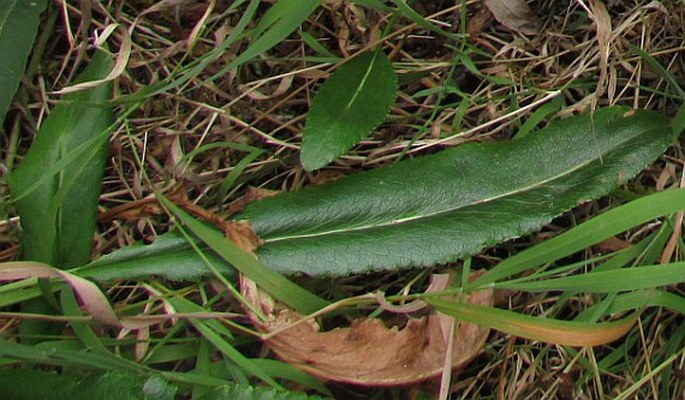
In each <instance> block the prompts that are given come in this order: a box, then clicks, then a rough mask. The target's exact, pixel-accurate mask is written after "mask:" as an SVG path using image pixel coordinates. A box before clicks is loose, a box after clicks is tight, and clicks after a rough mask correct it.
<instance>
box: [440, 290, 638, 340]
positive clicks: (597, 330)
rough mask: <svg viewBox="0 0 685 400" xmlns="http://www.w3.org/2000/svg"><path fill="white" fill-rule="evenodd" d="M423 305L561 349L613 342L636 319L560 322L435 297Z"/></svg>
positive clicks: (627, 329)
mask: <svg viewBox="0 0 685 400" xmlns="http://www.w3.org/2000/svg"><path fill="white" fill-rule="evenodd" d="M426 302H428V303H429V304H431V305H432V306H433V307H435V309H436V310H438V311H440V312H441V313H443V314H446V315H449V316H452V317H454V318H458V319H460V320H465V321H468V322H473V323H475V324H478V325H480V326H485V327H488V328H492V329H497V330H499V331H502V332H506V333H509V334H511V335H515V336H519V337H522V338H526V339H532V340H540V341H543V342H547V343H553V344H559V345H564V346H598V345H602V344H606V343H610V342H613V341H614V340H616V339H618V338H620V337H622V336H623V335H625V334H626V333H627V332H628V331H629V330H630V328H631V327H632V326H633V325H634V323H635V321H636V319H637V318H636V316H635V315H633V316H629V317H626V318H623V319H621V320H618V321H612V322H603V323H586V322H576V321H560V320H553V319H547V318H541V317H532V316H528V315H523V314H519V313H516V312H513V311H508V310H502V309H499V308H494V307H483V306H477V305H473V304H465V303H459V302H455V301H447V300H442V299H438V298H427V299H426Z"/></svg>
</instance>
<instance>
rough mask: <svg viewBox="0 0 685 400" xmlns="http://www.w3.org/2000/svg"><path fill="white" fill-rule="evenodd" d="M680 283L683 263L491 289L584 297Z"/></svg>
mask: <svg viewBox="0 0 685 400" xmlns="http://www.w3.org/2000/svg"><path fill="white" fill-rule="evenodd" d="M683 282H685V262H677V263H671V264H666V265H649V266H643V267H633V268H623V269H616V270H611V271H599V272H589V273H586V274H582V275H573V276H567V277H564V278H556V279H544V280H539V281H535V282H517V281H512V282H502V283H498V284H495V287H496V288H499V289H512V290H522V291H525V292H546V291H550V290H572V291H577V292H586V293H611V292H622V291H628V290H638V289H649V288H655V287H659V286H665V285H672V284H678V283H683Z"/></svg>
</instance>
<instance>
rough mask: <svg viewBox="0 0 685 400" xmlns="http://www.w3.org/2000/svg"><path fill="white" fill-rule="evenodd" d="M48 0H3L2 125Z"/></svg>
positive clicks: (0, 5) (0, 40) (0, 20)
mask: <svg viewBox="0 0 685 400" xmlns="http://www.w3.org/2000/svg"><path fill="white" fill-rule="evenodd" d="M47 3H48V2H47V0H33V1H26V0H4V1H2V2H1V3H0V54H2V68H1V69H0V127H1V126H2V125H3V121H4V120H5V114H6V113H7V109H8V108H9V106H10V103H11V102H12V98H13V97H14V93H15V92H16V91H17V88H18V87H19V82H21V78H22V77H23V76H24V70H25V69H26V62H27V60H28V57H29V54H30V53H31V48H32V46H33V41H34V40H35V38H36V34H37V33H38V24H39V22H40V14H41V13H42V12H43V10H45V6H46V5H47Z"/></svg>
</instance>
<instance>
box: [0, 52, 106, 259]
mask: <svg viewBox="0 0 685 400" xmlns="http://www.w3.org/2000/svg"><path fill="white" fill-rule="evenodd" d="M112 66H113V62H112V60H111V59H110V57H109V56H108V55H107V54H106V53H104V52H103V51H98V52H96V53H95V56H94V57H93V59H92V61H91V62H90V64H89V65H88V67H87V68H86V69H85V70H84V71H83V73H82V74H81V75H80V76H79V78H78V79H77V80H76V82H80V81H89V80H95V79H100V78H104V77H105V76H107V74H108V73H109V71H110V70H111V69H112ZM111 96H112V86H111V84H110V83H106V84H102V85H100V86H97V87H95V88H92V89H88V90H83V91H81V92H76V93H72V94H68V95H65V96H64V97H63V98H62V102H60V104H58V105H57V106H56V107H55V108H54V110H53V111H52V112H51V113H50V116H49V117H48V118H47V119H46V120H45V122H44V123H43V125H42V126H41V128H40V130H39V132H38V134H37V136H36V139H35V140H34V142H33V144H32V146H31V148H30V149H29V151H28V153H27V154H26V156H25V157H24V159H23V161H22V163H21V164H20V165H19V167H18V168H17V169H16V170H15V171H14V172H13V173H12V174H10V176H9V177H8V181H9V184H10V188H11V190H12V195H13V196H14V198H15V199H16V198H19V197H20V198H19V200H17V201H16V204H17V209H18V211H19V215H20V217H21V225H22V229H23V237H22V252H23V255H24V258H25V259H28V260H35V261H41V262H45V263H48V264H51V265H55V266H57V267H67V266H74V265H80V264H83V263H85V262H86V261H87V260H88V259H89V258H90V252H91V247H92V240H93V232H94V230H95V214H96V207H97V204H98V201H99V195H100V190H101V185H102V183H101V179H102V175H103V173H104V169H105V158H106V155H107V142H108V138H109V134H108V133H109V132H108V129H109V127H110V125H111V124H112V123H113V122H114V114H113V111H112V108H111V106H109V105H107V104H106V103H107V101H108V100H109V99H110V98H111ZM94 139H96V140H94ZM89 141H90V143H92V146H91V147H90V148H88V149H87V150H86V151H85V152H84V154H83V156H82V157H80V158H79V159H78V162H72V163H70V164H68V165H67V166H66V167H64V168H62V169H59V170H57V172H56V173H55V175H54V176H53V177H52V178H51V179H47V180H45V183H43V184H41V185H39V186H38V187H36V188H33V186H34V183H35V182H36V181H38V180H39V179H41V178H42V177H43V176H44V175H45V173H46V171H48V170H50V168H51V167H52V166H54V165H55V164H57V163H59V162H60V161H61V160H62V159H63V158H66V157H68V156H69V153H70V152H71V151H73V149H74V148H76V147H78V146H79V145H81V144H82V143H85V142H89Z"/></svg>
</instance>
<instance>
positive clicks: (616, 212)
mask: <svg viewBox="0 0 685 400" xmlns="http://www.w3.org/2000/svg"><path fill="white" fill-rule="evenodd" d="M683 208H685V189H675V190H666V191H663V192H659V193H655V194H651V195H649V196H645V197H643V198H640V199H637V200H634V201H631V202H630V203H627V204H624V205H622V206H619V207H615V208H613V209H611V210H609V211H607V212H605V213H604V214H601V215H599V216H597V217H595V218H592V219H591V220H589V221H586V222H584V223H582V224H580V225H578V226H576V227H575V228H572V229H570V230H568V231H567V232H565V233H563V234H561V235H558V236H556V237H554V238H552V239H549V240H547V241H545V242H542V243H540V244H538V245H536V246H534V247H531V248H530V249H528V250H525V251H522V252H521V253H519V254H516V255H515V256H512V257H509V258H508V259H506V260H504V261H502V262H501V263H499V264H498V265H497V266H496V267H494V268H493V269H491V270H490V271H488V272H486V273H485V274H484V275H483V276H481V277H480V278H478V279H477V280H475V281H474V282H473V283H472V285H473V287H479V286H483V285H486V284H490V283H493V282H496V281H498V280H501V279H503V278H506V277H508V276H511V275H514V274H518V273H520V272H523V271H526V270H529V269H533V268H536V267H537V266H540V265H542V264H546V263H549V262H552V261H555V260H558V259H560V258H563V257H565V256H568V255H570V254H573V253H575V252H577V251H580V250H583V249H585V248H588V247H590V246H592V245H593V244H595V243H598V242H601V241H602V240H605V239H607V238H609V237H611V236H614V235H616V234H618V233H621V232H623V231H625V230H628V229H630V228H632V227H634V226H637V225H639V224H642V223H645V222H647V221H651V220H653V219H655V218H659V217H663V216H664V215H668V214H672V213H674V212H676V211H680V210H682V209H683Z"/></svg>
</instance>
